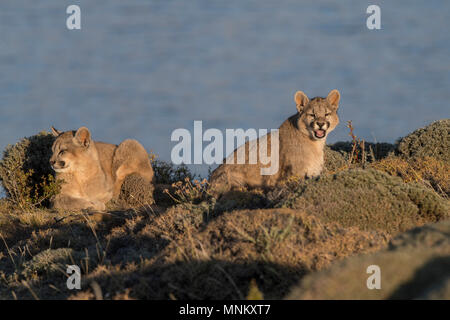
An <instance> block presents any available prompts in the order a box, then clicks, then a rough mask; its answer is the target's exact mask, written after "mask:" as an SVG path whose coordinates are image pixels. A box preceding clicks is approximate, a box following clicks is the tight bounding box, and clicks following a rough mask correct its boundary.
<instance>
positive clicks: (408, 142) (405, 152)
mask: <svg viewBox="0 0 450 320" xmlns="http://www.w3.org/2000/svg"><path fill="white" fill-rule="evenodd" d="M449 136H450V119H442V120H439V121H436V122H433V123H432V124H430V125H428V126H426V127H424V128H420V129H417V130H416V131H414V132H412V133H410V134H409V135H407V136H406V137H404V138H401V139H400V140H399V141H398V142H397V150H398V153H399V154H400V155H401V156H403V157H406V158H411V157H421V158H423V157H427V156H428V157H433V158H436V159H439V160H442V161H446V162H448V163H450V138H449Z"/></svg>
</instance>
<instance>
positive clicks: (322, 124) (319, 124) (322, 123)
mask: <svg viewBox="0 0 450 320" xmlns="http://www.w3.org/2000/svg"><path fill="white" fill-rule="evenodd" d="M317 125H318V126H319V128H320V129H322V127H323V126H325V122H317Z"/></svg>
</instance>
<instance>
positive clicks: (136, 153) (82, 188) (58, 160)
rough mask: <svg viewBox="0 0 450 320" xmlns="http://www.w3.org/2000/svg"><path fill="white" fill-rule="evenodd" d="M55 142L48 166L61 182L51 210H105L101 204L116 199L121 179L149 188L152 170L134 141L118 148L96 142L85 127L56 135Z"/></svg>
mask: <svg viewBox="0 0 450 320" xmlns="http://www.w3.org/2000/svg"><path fill="white" fill-rule="evenodd" d="M52 133H53V135H54V136H55V137H57V138H56V140H55V142H54V143H53V146H52V151H53V155H52V157H51V158H50V165H51V166H52V168H53V170H55V172H56V178H57V179H62V180H64V183H63V184H62V187H61V191H60V193H59V194H58V195H56V196H55V197H54V198H53V199H52V200H51V204H52V207H54V208H55V209H65V210H80V209H94V210H105V203H106V202H108V201H109V200H111V199H112V198H117V197H118V195H119V193H120V188H121V186H122V183H123V181H124V180H125V177H126V176H128V175H130V174H138V175H140V176H142V177H143V178H144V179H145V181H148V182H149V184H150V182H151V181H152V180H153V169H152V167H151V165H150V160H149V157H148V154H147V152H146V151H145V149H144V147H143V146H142V145H141V144H140V143H139V142H137V141H136V140H125V141H123V142H122V143H121V144H119V145H118V146H117V145H113V144H109V143H103V142H97V141H93V140H92V139H91V133H90V132H89V130H88V129H87V128H86V127H81V128H79V129H78V130H77V131H66V132H60V131H58V130H56V129H55V128H53V127H52Z"/></svg>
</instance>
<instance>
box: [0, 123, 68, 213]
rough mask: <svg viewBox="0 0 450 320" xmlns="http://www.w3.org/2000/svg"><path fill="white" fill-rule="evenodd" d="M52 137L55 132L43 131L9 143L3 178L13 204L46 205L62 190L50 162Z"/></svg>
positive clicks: (1, 172) (0, 175) (1, 164)
mask: <svg viewBox="0 0 450 320" xmlns="http://www.w3.org/2000/svg"><path fill="white" fill-rule="evenodd" d="M53 141H54V137H53V135H51V134H49V133H47V132H41V133H39V134H37V135H34V136H31V137H28V138H23V139H22V140H20V141H19V142H18V143H16V144H15V145H8V146H7V147H6V149H5V151H4V152H3V158H2V159H1V160H0V181H1V183H2V186H3V188H4V189H5V192H6V196H7V199H8V201H10V203H11V204H13V205H15V206H18V207H20V208H22V209H24V208H31V207H37V206H42V205H43V206H45V205H47V204H48V200H49V199H50V197H51V196H53V195H54V194H56V193H57V192H58V191H59V183H57V182H56V181H55V179H54V174H53V170H52V169H51V167H50V164H49V160H50V157H51V155H52V150H51V147H52V144H53Z"/></svg>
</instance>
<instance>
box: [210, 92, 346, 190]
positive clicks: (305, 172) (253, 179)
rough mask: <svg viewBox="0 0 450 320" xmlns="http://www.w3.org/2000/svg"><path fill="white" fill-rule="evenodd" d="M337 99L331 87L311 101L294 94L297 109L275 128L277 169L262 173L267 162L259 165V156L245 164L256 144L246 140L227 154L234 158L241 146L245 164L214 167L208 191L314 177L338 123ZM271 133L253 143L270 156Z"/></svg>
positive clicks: (320, 167)
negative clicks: (277, 128)
mask: <svg viewBox="0 0 450 320" xmlns="http://www.w3.org/2000/svg"><path fill="white" fill-rule="evenodd" d="M339 99H340V93H339V91H338V90H332V91H331V92H330V93H329V94H328V96H327V98H320V97H316V98H313V99H311V100H309V99H308V97H307V96H306V94H304V93H303V92H302V91H298V92H297V93H296V94H295V97H294V100H295V103H296V105H297V111H298V112H297V113H296V114H294V115H293V116H291V117H290V118H288V119H287V120H286V121H284V122H283V124H282V125H281V127H280V128H279V130H278V137H279V140H278V141H279V143H278V145H277V146H276V147H275V148H274V149H278V150H276V151H279V157H277V159H278V163H277V168H278V170H276V172H275V173H274V174H271V175H262V174H261V168H267V167H268V165H263V164H261V161H260V159H258V160H257V161H256V163H255V162H254V164H249V161H248V159H249V150H250V149H251V148H256V147H251V145H250V142H247V143H246V144H245V145H243V146H241V147H239V148H238V149H236V150H235V151H234V152H233V153H232V154H231V155H230V156H229V157H231V159H233V157H234V159H237V154H238V150H240V149H241V148H244V149H243V150H241V151H243V152H244V153H243V154H244V155H245V163H244V164H237V161H231V164H228V163H224V164H222V165H220V166H219V167H218V168H217V169H216V170H214V171H213V173H212V174H211V179H210V188H211V192H212V193H213V194H216V195H217V194H221V193H223V192H226V191H229V190H230V189H232V188H235V187H250V188H252V187H253V188H254V187H263V188H264V187H271V186H274V185H276V184H278V183H279V182H281V181H284V180H287V179H288V178H289V177H292V176H293V177H300V178H306V177H314V176H318V175H319V174H320V173H321V172H322V170H323V164H324V147H325V140H326V137H327V135H328V134H329V133H330V132H331V131H333V130H334V128H335V127H336V126H337V125H338V123H339V117H338V115H337V109H338V106H339ZM273 134H274V133H273V132H272V133H270V134H268V135H266V136H263V137H260V138H259V139H257V143H256V144H254V145H256V146H257V147H258V148H261V147H263V148H267V154H268V155H270V154H271V152H273V150H272V147H273V146H272V145H271V143H273V142H272V140H273V139H274V138H273ZM266 145H267V147H266ZM270 150H272V151H270ZM269 151H270V152H269ZM227 162H228V161H227ZM266 163H267V162H266Z"/></svg>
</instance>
